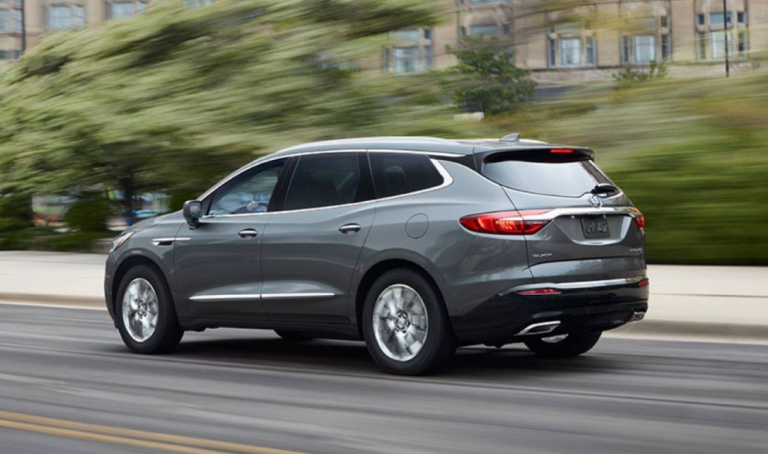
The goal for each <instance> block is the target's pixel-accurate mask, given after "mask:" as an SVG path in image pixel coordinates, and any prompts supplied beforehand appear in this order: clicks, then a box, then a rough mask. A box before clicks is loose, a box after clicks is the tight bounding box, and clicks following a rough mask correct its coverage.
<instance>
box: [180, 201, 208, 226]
mask: <svg viewBox="0 0 768 454" xmlns="http://www.w3.org/2000/svg"><path fill="white" fill-rule="evenodd" d="M202 217H203V202H200V201H199V200H189V201H186V202H184V219H186V221H187V224H189V228H190V229H196V228H198V227H200V218H202Z"/></svg>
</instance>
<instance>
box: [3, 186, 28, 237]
mask: <svg viewBox="0 0 768 454" xmlns="http://www.w3.org/2000/svg"><path fill="white" fill-rule="evenodd" d="M9 189H10V188H9ZM30 227H32V204H31V203H30V198H29V196H28V195H26V194H23V193H19V192H17V191H13V190H8V192H6V193H5V194H2V193H0V250H8V249H23V248H24V247H25V241H24V240H25V238H24V237H23V232H24V230H26V229H28V228H30Z"/></svg>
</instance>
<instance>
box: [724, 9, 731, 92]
mask: <svg viewBox="0 0 768 454" xmlns="http://www.w3.org/2000/svg"><path fill="white" fill-rule="evenodd" d="M723 36H725V40H724V41H725V77H731V62H730V58H729V55H728V50H729V49H728V3H727V0H723Z"/></svg>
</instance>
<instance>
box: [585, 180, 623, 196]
mask: <svg viewBox="0 0 768 454" xmlns="http://www.w3.org/2000/svg"><path fill="white" fill-rule="evenodd" d="M589 192H590V193H591V194H595V195H597V194H615V193H617V192H619V188H617V187H616V186H614V185H612V184H608V183H599V184H598V185H596V186H595V187H594V188H592V190H591V191H589Z"/></svg>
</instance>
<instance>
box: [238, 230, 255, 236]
mask: <svg viewBox="0 0 768 454" xmlns="http://www.w3.org/2000/svg"><path fill="white" fill-rule="evenodd" d="M237 234H238V235H240V238H255V237H256V235H258V234H259V232H257V231H256V230H255V229H243V230H241V231H239V232H238V233H237Z"/></svg>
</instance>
